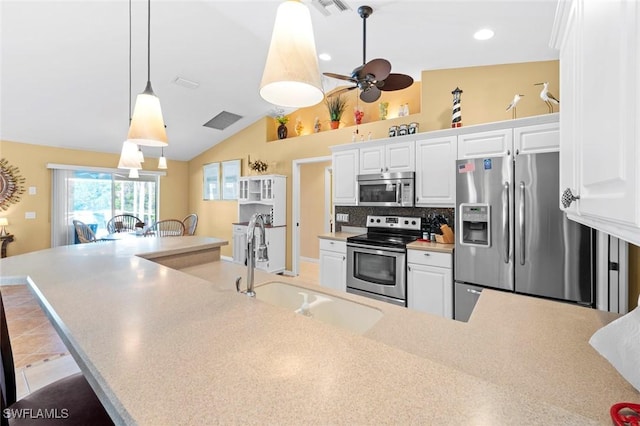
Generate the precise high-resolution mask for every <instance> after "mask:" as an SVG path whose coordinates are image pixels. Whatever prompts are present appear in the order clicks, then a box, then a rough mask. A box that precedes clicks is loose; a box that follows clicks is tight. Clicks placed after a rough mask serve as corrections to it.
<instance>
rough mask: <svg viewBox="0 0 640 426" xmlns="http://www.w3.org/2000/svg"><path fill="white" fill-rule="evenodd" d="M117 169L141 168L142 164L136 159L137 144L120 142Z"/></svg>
mask: <svg viewBox="0 0 640 426" xmlns="http://www.w3.org/2000/svg"><path fill="white" fill-rule="evenodd" d="M118 168H119V169H141V168H142V164H140V161H139V159H138V145H136V144H135V143H133V142H130V141H124V142H123V143H122V151H121V152H120V161H119V162H118Z"/></svg>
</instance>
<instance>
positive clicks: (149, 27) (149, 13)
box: [147, 0, 151, 81]
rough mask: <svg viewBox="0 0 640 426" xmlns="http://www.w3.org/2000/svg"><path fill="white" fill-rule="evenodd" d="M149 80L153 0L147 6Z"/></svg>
mask: <svg viewBox="0 0 640 426" xmlns="http://www.w3.org/2000/svg"><path fill="white" fill-rule="evenodd" d="M147 81H151V0H149V1H148V7H147Z"/></svg>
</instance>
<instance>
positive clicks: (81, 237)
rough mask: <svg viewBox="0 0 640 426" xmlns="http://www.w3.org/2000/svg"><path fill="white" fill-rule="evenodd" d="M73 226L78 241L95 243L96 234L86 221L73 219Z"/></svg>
mask: <svg viewBox="0 0 640 426" xmlns="http://www.w3.org/2000/svg"><path fill="white" fill-rule="evenodd" d="M73 227H74V228H75V229H76V235H77V236H78V241H80V243H95V242H96V241H97V239H96V234H94V233H93V231H92V230H91V228H89V226H88V225H87V224H86V223H84V222H82V221H80V220H75V219H74V220H73Z"/></svg>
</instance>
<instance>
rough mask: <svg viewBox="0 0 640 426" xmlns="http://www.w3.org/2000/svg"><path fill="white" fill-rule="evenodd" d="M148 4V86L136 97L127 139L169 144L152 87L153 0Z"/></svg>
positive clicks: (141, 142) (160, 110) (157, 144)
mask: <svg viewBox="0 0 640 426" xmlns="http://www.w3.org/2000/svg"><path fill="white" fill-rule="evenodd" d="M147 5H148V6H147V12H148V14H147V86H146V87H145V89H144V92H142V93H140V94H139V95H138V97H137V98H136V106H135V108H134V109H133V116H132V117H131V125H130V126H129V135H128V136H127V139H128V140H130V141H131V142H133V143H136V144H138V145H144V146H167V145H168V142H167V132H166V130H165V127H164V119H163V118H162V108H160V99H158V97H157V96H156V95H155V93H153V89H152V88H151V0H148V2H147Z"/></svg>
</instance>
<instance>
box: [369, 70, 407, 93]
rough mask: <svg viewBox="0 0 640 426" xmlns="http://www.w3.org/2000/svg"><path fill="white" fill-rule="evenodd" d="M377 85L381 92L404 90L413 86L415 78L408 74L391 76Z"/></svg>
mask: <svg viewBox="0 0 640 426" xmlns="http://www.w3.org/2000/svg"><path fill="white" fill-rule="evenodd" d="M381 83H383V84H377V85H376V86H378V88H379V89H380V90H384V91H387V92H390V91H392V90H402V89H406V88H407V87H409V86H411V85H412V84H413V78H411V77H410V76H408V75H406V74H389V77H387V78H386V79H384V81H382V82H381Z"/></svg>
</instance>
